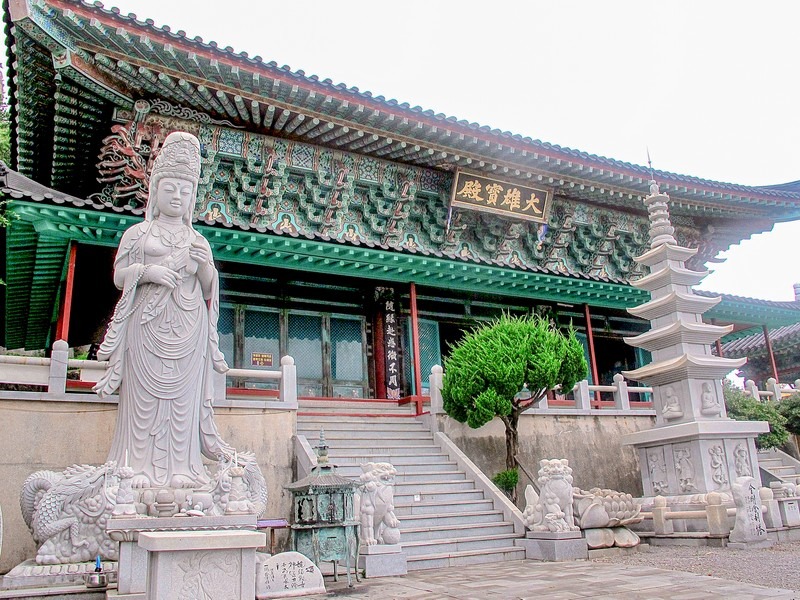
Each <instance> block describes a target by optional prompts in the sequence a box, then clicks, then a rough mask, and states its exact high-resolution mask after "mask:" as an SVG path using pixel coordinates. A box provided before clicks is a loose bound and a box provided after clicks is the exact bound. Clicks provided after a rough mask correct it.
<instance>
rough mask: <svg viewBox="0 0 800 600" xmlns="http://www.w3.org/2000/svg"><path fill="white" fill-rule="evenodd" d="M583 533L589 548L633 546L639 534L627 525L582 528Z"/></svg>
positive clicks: (637, 540)
mask: <svg viewBox="0 0 800 600" xmlns="http://www.w3.org/2000/svg"><path fill="white" fill-rule="evenodd" d="M583 535H584V537H585V538H586V544H587V545H588V546H589V549H590V550H597V549H599V548H612V547H617V548H633V547H634V546H638V545H639V536H638V535H636V534H635V533H634V532H633V531H631V530H630V529H628V528H627V527H599V528H595V529H584V530H583Z"/></svg>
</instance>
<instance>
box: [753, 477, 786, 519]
mask: <svg viewBox="0 0 800 600" xmlns="http://www.w3.org/2000/svg"><path fill="white" fill-rule="evenodd" d="M758 495H759V497H760V498H761V505H762V506H763V507H764V508H765V509H766V510H765V511H764V525H766V526H767V529H776V528H778V527H783V526H784V525H783V519H782V518H781V508H780V506H779V505H778V501H777V500H775V494H774V493H773V492H772V490H771V489H769V488H768V487H762V488H761V489H760V490H758Z"/></svg>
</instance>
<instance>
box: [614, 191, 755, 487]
mask: <svg viewBox="0 0 800 600" xmlns="http://www.w3.org/2000/svg"><path fill="white" fill-rule="evenodd" d="M644 202H645V205H646V206H647V210H648V213H649V217H650V232H649V233H650V240H651V243H650V250H648V251H647V252H645V253H644V254H642V255H641V256H639V257H638V258H637V259H636V261H637V262H639V263H641V264H643V265H645V266H646V267H649V270H650V273H649V274H648V275H646V276H644V277H642V278H641V279H639V280H637V281H634V282H632V285H634V286H635V287H637V288H640V289H643V290H646V291H648V292H650V301H648V302H646V303H644V304H642V305H640V306H637V307H636V308H632V309H629V312H630V313H631V314H633V315H635V316H637V317H641V318H643V319H647V320H649V321H650V326H651V328H650V331H648V332H646V333H643V334H641V335H637V336H635V337H630V338H626V339H625V341H626V342H627V343H628V344H630V345H631V346H635V347H637V348H642V349H644V350H647V351H649V352H651V353H652V357H653V360H652V362H651V363H650V364H648V365H645V366H643V367H641V368H639V369H636V370H634V371H625V372H623V375H624V376H625V377H627V378H629V379H633V380H636V381H641V382H644V383H645V384H646V385H650V386H652V387H653V407H654V408H655V410H656V425H655V427H654V428H653V429H651V430H647V431H640V432H637V433H634V434H631V435H627V436H625V438H624V443H625V444H629V445H633V446H635V447H636V449H637V450H638V452H639V464H640V468H641V471H642V484H643V488H644V495H645V496H657V495H663V496H692V495H696V494H706V493H708V492H728V493H729V492H730V489H731V483H732V482H733V481H735V480H736V478H737V477H742V476H752V477H754V478H755V480H756V482H757V484H758V485H759V486H760V485H761V480H760V477H759V472H758V460H757V456H756V447H755V438H756V436H757V435H758V434H759V433H763V432H765V431H768V429H769V425H768V424H767V423H765V422H761V421H734V420H731V419H729V418H728V417H727V415H726V413H725V402H724V399H723V395H722V385H721V379H722V378H723V377H725V375H727V374H728V373H730V372H731V371H733V370H734V369H736V368H738V367H741V366H742V365H743V364H744V363H745V361H746V359H744V358H741V359H730V358H722V357H719V356H714V355H712V354H711V344H712V343H714V342H715V341H716V340H717V339H719V338H720V337H722V336H723V335H725V334H727V333H729V332H730V331H731V330H732V329H733V326H732V325H729V326H724V327H723V326H718V325H709V324H707V323H703V320H702V314H703V313H704V312H706V311H707V310H709V309H710V308H712V307H713V306H715V305H716V304H717V303H718V302H720V298H707V297H705V296H698V295H696V294H695V293H694V292H693V290H692V286H693V285H695V284H698V283H700V282H701V281H702V280H703V279H704V278H705V277H706V275H708V271H693V270H690V269H687V268H686V266H685V262H686V261H687V260H688V259H689V258H691V257H692V256H694V255H695V253H696V252H697V250H695V249H691V248H685V247H682V246H680V245H678V243H677V242H676V241H675V237H674V236H673V233H674V229H673V227H672V225H671V223H670V220H669V209H668V202H669V196H668V195H667V194H664V193H661V192H660V191H659V187H658V184H657V183H656V182H655V181H651V182H650V195H649V196H647V197H646V198H645V200H644Z"/></svg>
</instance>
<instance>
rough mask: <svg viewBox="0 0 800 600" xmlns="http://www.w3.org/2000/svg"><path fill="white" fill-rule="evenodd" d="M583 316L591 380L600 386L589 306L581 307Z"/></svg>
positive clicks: (598, 396)
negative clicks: (584, 318)
mask: <svg viewBox="0 0 800 600" xmlns="http://www.w3.org/2000/svg"><path fill="white" fill-rule="evenodd" d="M583 315H584V317H586V341H587V342H588V344H589V362H590V363H591V364H590V368H591V369H592V379H594V384H595V385H600V376H599V375H598V374H597V357H596V356H595V353H594V335H593V334H592V315H591V314H590V313H589V305H588V304H584V305H583ZM601 399H602V398H601V397H600V392H595V393H594V400H595V402H600V400H601Z"/></svg>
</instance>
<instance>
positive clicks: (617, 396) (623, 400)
mask: <svg viewBox="0 0 800 600" xmlns="http://www.w3.org/2000/svg"><path fill="white" fill-rule="evenodd" d="M614 387H615V388H617V389H615V390H614V408H616V409H617V410H630V409H631V398H630V396H629V395H628V384H627V382H626V381H625V377H624V376H623V375H622V373H617V374H616V375H614Z"/></svg>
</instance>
